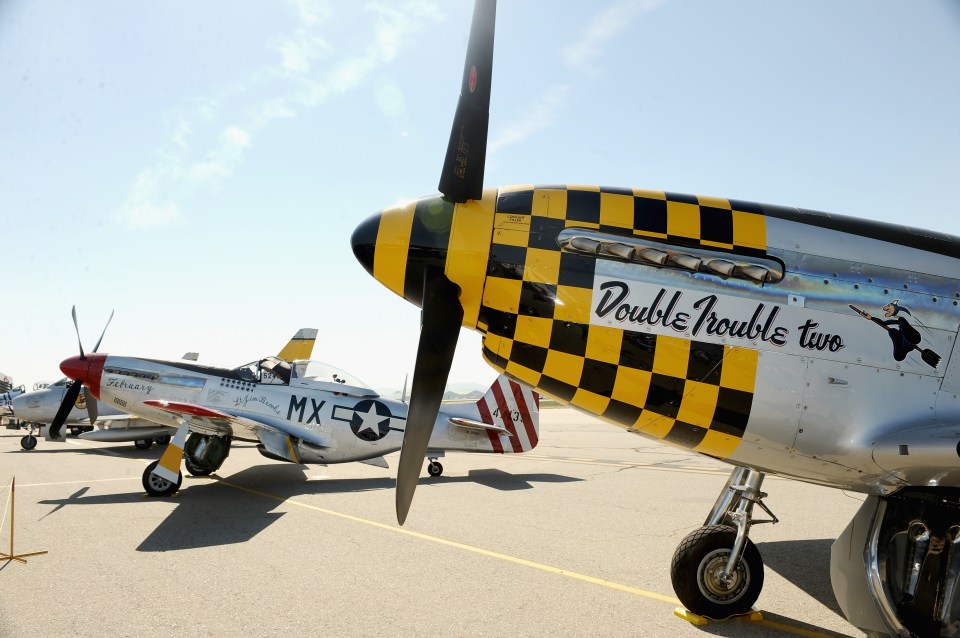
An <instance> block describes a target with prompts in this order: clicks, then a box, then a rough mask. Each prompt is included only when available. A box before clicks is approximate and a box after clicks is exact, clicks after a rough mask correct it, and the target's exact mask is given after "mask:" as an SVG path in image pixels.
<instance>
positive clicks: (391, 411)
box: [51, 346, 539, 496]
mask: <svg viewBox="0 0 960 638" xmlns="http://www.w3.org/2000/svg"><path fill="white" fill-rule="evenodd" d="M80 353H81V354H80V355H79V356H76V357H71V358H69V359H67V360H65V361H64V362H63V363H61V364H60V369H61V370H62V371H63V373H64V374H65V375H67V377H69V378H70V379H73V380H74V384H81V383H82V384H83V385H84V386H85V388H88V389H89V392H90V394H92V395H93V396H94V397H96V398H97V399H99V400H101V401H103V402H105V403H112V404H114V405H116V406H118V407H119V408H120V409H122V410H124V411H125V412H128V413H129V414H131V415H135V416H137V417H140V418H142V419H145V420H147V421H151V422H153V423H157V424H160V425H162V426H166V427H169V428H174V429H175V432H176V433H175V434H174V437H173V439H172V441H171V442H170V443H169V444H168V446H167V449H166V450H165V451H164V453H163V456H162V457H161V458H160V459H159V460H158V461H154V462H153V463H151V464H150V465H148V466H147V468H146V470H145V471H144V473H143V487H144V489H145V490H146V492H147V494H149V495H151V496H168V495H170V494H173V493H174V492H176V491H177V489H179V487H180V484H181V482H182V480H183V475H182V473H181V472H180V461H181V458H182V459H183V463H184V465H185V466H186V468H187V471H188V472H190V473H191V474H193V475H194V476H206V475H208V474H210V473H212V472H215V471H216V470H217V469H218V468H219V467H220V466H221V465H222V464H223V462H224V461H225V460H226V458H227V456H228V455H229V453H230V442H231V440H233V439H238V440H245V441H253V442H256V443H257V449H258V450H259V451H260V453H261V454H263V455H264V456H265V457H267V458H270V459H273V460H277V461H288V462H292V463H318V464H330V463H347V462H351V461H359V462H363V463H369V464H371V465H376V466H379V467H387V463H386V460H385V459H384V458H383V456H384V455H385V454H389V453H391V452H396V451H397V450H399V449H400V444H401V441H402V440H403V431H404V428H405V423H406V418H407V405H406V403H403V402H400V401H392V400H388V399H383V398H382V397H380V396H379V395H378V394H377V393H376V392H375V391H374V390H372V389H371V388H370V387H369V386H367V385H366V384H365V383H363V382H362V381H360V380H359V379H357V378H356V377H354V376H352V375H350V374H348V373H346V372H344V371H343V370H341V369H339V368H336V367H333V366H331V365H328V364H325V363H322V362H319V361H310V360H305V359H303V360H296V361H293V362H292V363H291V362H288V361H285V360H283V359H282V358H279V357H267V358H265V359H260V360H258V361H253V362H251V363H248V364H245V365H242V366H239V367H236V368H232V369H229V368H216V367H212V366H204V365H197V364H195V363H190V362H185V361H160V360H156V359H141V358H136V357H119V356H115V355H106V354H97V353H91V354H89V355H86V354H84V353H83V348H82V346H81V348H80ZM73 400H75V398H73V397H71V396H70V395H69V394H67V395H66V396H65V397H64V405H66V406H68V407H69V405H70V402H72V401H73ZM58 416H60V415H59V414H58ZM435 417H436V421H437V422H436V424H434V425H435V429H434V431H433V436H432V437H431V438H430V440H429V446H428V447H429V449H427V448H425V449H424V456H425V457H426V458H427V459H429V460H430V464H429V465H428V468H427V470H428V472H429V474H430V475H431V476H439V475H440V474H441V473H442V472H443V466H442V465H441V464H440V463H439V462H438V461H437V459H438V458H441V457H443V456H444V453H445V452H446V451H450V450H457V451H463V452H492V453H500V454H503V453H520V452H526V451H528V450H532V449H533V448H534V447H536V445H537V442H538V440H539V396H538V395H537V394H536V393H534V392H532V391H531V390H530V389H529V388H525V387H522V386H521V385H520V384H518V383H516V382H514V381H510V380H508V379H506V378H505V377H503V376H501V377H499V378H497V379H496V380H495V381H494V382H493V385H491V386H490V388H489V389H488V390H487V392H486V394H485V395H484V396H483V397H482V398H481V399H480V400H479V401H477V402H476V403H463V404H450V405H447V406H445V408H444V410H443V411H442V412H440V413H439V414H437V415H435ZM62 425H63V421H62V420H59V421H54V422H53V423H52V424H51V429H55V428H58V427H61V426H62ZM422 462H423V461H422V458H421V465H422Z"/></svg>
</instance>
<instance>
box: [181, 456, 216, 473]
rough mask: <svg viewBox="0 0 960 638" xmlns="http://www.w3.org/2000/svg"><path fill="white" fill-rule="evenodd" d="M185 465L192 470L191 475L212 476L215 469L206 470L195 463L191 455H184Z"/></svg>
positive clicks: (189, 470)
mask: <svg viewBox="0 0 960 638" xmlns="http://www.w3.org/2000/svg"><path fill="white" fill-rule="evenodd" d="M183 466H184V467H185V468H187V471H188V472H190V476H210V475H211V474H213V470H205V469H203V468H202V467H200V466H198V465H195V464H194V463H193V461H191V460H190V457H189V456H184V457H183Z"/></svg>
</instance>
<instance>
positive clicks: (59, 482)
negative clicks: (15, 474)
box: [17, 476, 140, 487]
mask: <svg viewBox="0 0 960 638" xmlns="http://www.w3.org/2000/svg"><path fill="white" fill-rule="evenodd" d="M139 480H140V477H139V476H126V477H123V478H105V479H87V480H85V481H57V482H54V483H24V484H23V485H17V487H48V486H51V485H76V484H78V483H83V484H86V483H106V482H108V481H139Z"/></svg>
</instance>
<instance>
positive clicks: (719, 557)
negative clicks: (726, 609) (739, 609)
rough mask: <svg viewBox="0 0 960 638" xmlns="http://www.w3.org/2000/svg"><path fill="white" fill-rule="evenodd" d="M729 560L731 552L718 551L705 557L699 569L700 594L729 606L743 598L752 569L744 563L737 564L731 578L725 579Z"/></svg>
mask: <svg viewBox="0 0 960 638" xmlns="http://www.w3.org/2000/svg"><path fill="white" fill-rule="evenodd" d="M729 558H730V550H728V549H716V550H714V551H712V552H710V553H709V554H707V555H706V556H704V557H703V560H701V561H700V566H699V568H698V569H697V585H698V586H699V588H700V593H702V594H703V595H704V596H706V597H707V598H709V599H711V600H714V601H716V602H718V603H724V604H729V603H732V602H734V601H736V600H737V599H739V598H740V597H741V596H743V594H744V592H745V591H746V590H747V585H748V584H749V583H750V568H749V567H747V566H746V564H745V563H744V561H740V562H739V563H738V564H737V568H736V569H735V570H734V571H733V573H732V574H730V576H728V577H724V575H723V572H724V570H725V569H726V567H727V560H728V559H729Z"/></svg>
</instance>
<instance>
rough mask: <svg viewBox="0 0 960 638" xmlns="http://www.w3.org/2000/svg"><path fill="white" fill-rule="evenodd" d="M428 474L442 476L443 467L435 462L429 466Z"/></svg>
mask: <svg viewBox="0 0 960 638" xmlns="http://www.w3.org/2000/svg"><path fill="white" fill-rule="evenodd" d="M427 474H429V475H430V476H440V475H441V474H443V466H442V465H440V464H439V463H437V462H436V461H433V462H432V463H430V464H429V465H427Z"/></svg>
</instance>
